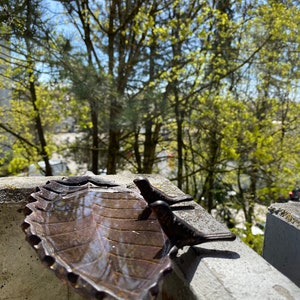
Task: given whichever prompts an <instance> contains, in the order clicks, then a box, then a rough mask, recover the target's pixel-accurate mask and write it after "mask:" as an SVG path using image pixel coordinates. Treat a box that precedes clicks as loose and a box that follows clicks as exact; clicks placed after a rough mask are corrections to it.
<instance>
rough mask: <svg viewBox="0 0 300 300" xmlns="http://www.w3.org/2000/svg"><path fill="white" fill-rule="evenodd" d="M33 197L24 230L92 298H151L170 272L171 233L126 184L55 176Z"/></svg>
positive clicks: (49, 261)
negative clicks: (144, 216) (147, 214)
mask: <svg viewBox="0 0 300 300" xmlns="http://www.w3.org/2000/svg"><path fill="white" fill-rule="evenodd" d="M31 197H32V198H33V199H34V200H36V201H35V202H32V203H29V204H27V205H26V207H27V210H28V213H29V214H28V215H27V217H26V218H25V220H24V224H23V230H24V231H25V233H26V239H27V240H28V242H29V243H30V244H31V245H32V246H33V247H34V248H35V249H36V250H37V252H38V255H39V257H40V258H41V260H42V261H43V262H45V263H46V264H47V265H48V266H49V267H50V268H51V269H53V270H54V271H55V273H56V275H57V276H58V277H59V278H61V279H62V280H63V281H64V282H67V283H69V284H70V285H71V286H73V287H74V288H75V290H76V291H77V292H78V293H80V294H81V295H83V296H84V297H86V298H88V299H103V298H108V299H110V298H111V299H147V298H150V297H152V296H153V295H155V294H157V292H158V283H159V281H160V279H161V278H162V276H163V275H164V274H166V273H167V272H169V271H171V260H170V258H169V256H168V255H167V254H166V252H167V250H166V249H167V248H168V245H167V238H166V236H165V235H164V233H163V231H162V229H161V227H160V225H159V223H158V221H157V220H156V219H155V217H154V216H151V217H150V218H149V219H148V220H143V221H138V220H137V218H138V215H139V214H140V213H141V211H142V210H143V209H144V208H145V207H146V205H147V204H146V202H145V200H144V199H143V198H142V197H141V196H140V194H139V193H137V192H136V191H134V190H129V189H127V188H125V187H120V186H114V187H112V186H110V184H108V185H107V186H106V187H105V186H103V185H102V186H98V185H96V184H94V183H91V182H86V181H85V182H84V181H82V184H80V181H79V183H78V181H74V184H72V181H71V183H70V181H66V182H64V181H50V182H49V183H47V184H46V185H45V186H43V187H40V188H39V190H38V191H37V192H36V193H33V194H32V195H31Z"/></svg>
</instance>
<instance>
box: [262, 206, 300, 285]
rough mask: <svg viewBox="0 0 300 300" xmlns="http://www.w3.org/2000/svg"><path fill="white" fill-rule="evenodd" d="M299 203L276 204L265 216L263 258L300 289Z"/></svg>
mask: <svg viewBox="0 0 300 300" xmlns="http://www.w3.org/2000/svg"><path fill="white" fill-rule="evenodd" d="M299 245H300V203H299V202H291V201H290V202H288V203H276V204H273V205H272V206H270V207H269V213H268V214H267V222H266V231H265V240H264V250H263V257H264V258H265V259H266V260H267V261H268V262H269V263H270V264H272V265H273V266H274V267H275V268H277V269H278V270H279V271H280V272H282V273H283V274H285V275H286V276H287V277H289V278H290V279H291V280H292V281H293V282H295V283H296V284H297V285H298V286H299V287H300V269H299V266H300V247H299Z"/></svg>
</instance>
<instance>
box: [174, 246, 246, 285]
mask: <svg viewBox="0 0 300 300" xmlns="http://www.w3.org/2000/svg"><path fill="white" fill-rule="evenodd" d="M204 257H205V258H207V257H213V258H221V259H238V258H240V255H239V254H238V253H236V252H234V251H229V250H216V249H206V248H201V247H198V246H197V247H189V249H188V251H186V252H184V253H182V254H181V255H180V256H178V257H176V258H174V262H176V264H177V265H178V267H179V268H180V270H181V271H182V273H183V275H184V277H185V279H186V280H187V281H188V282H191V280H192V278H193V276H194V274H195V272H196V270H197V268H198V266H199V264H200V262H201V259H202V258H204Z"/></svg>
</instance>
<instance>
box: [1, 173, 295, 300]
mask: <svg viewBox="0 0 300 300" xmlns="http://www.w3.org/2000/svg"><path fill="white" fill-rule="evenodd" d="M135 177H136V176H135V175H133V174H125V175H124V174H123V175H115V176H106V177H104V178H105V179H109V180H114V181H116V182H117V183H120V184H125V185H127V186H128V187H129V188H135V185H134V184H133V182H132V180H133V179H134V178H135ZM52 179H58V178H57V177H56V178H53V177H50V178H49V177H48V178H45V177H38V178H32V177H31V178H18V177H12V178H0V201H1V204H0V222H1V224H0V247H1V249H2V251H1V259H0V266H1V269H0V272H1V273H0V299H3V300H6V299H7V300H8V299H16V300H24V299H30V300H40V299H43V300H53V299H55V300H67V299H68V300H79V299H82V298H81V297H80V296H79V295H77V294H76V293H75V292H74V291H73V290H70V289H69V288H68V287H67V286H64V285H63V284H62V282H61V281H60V280H59V279H57V278H56V276H55V275H54V273H53V272H51V271H50V270H48V269H47V268H46V267H44V266H43V265H42V263H41V262H40V261H39V259H38V258H37V255H36V253H35V251H34V250H33V249H32V248H31V246H30V245H29V244H28V243H27V242H26V241H25V235H24V233H23V232H22V231H21V229H20V224H21V223H22V222H23V219H24V216H23V214H22V213H21V210H22V208H24V206H25V205H26V203H27V201H28V195H29V194H30V193H31V192H33V191H34V190H35V187H36V186H41V185H44V184H45V183H46V182H47V181H48V180H52ZM150 181H151V182H152V183H153V184H154V185H155V186H157V187H158V188H160V189H162V190H164V191H165V192H166V193H168V194H171V195H174V196H175V195H179V194H181V193H182V192H181V191H180V190H178V189H177V188H176V187H175V186H174V185H172V184H171V183H170V182H169V181H168V180H166V179H165V178H163V177H160V176H154V175H153V176H150ZM176 213H177V214H178V215H179V216H180V217H181V218H184V219H185V220H186V221H188V222H189V223H191V224H192V225H193V226H195V227H197V228H198V229H200V230H202V231H206V232H217V231H224V230H226V229H225V228H224V226H223V225H222V224H220V223H218V222H217V221H216V220H215V219H213V218H212V217H211V216H210V215H209V214H208V213H207V212H206V211H205V210H204V209H203V208H202V207H201V206H199V205H196V209H195V210H192V211H176ZM158 298H159V299H178V300H180V299H255V298H257V299H300V289H299V288H298V287H297V286H296V285H295V284H294V283H293V282H292V281H291V280H289V279H288V278H287V277H286V276H284V275H283V274H282V273H280V272H279V271H277V270H276V269H275V268H274V267H273V266H271V265H270V264H269V263H267V262H266V261H265V260H264V259H263V258H262V257H260V256H259V255H258V254H256V253H255V252H254V251H253V250H252V249H250V248H249V247H247V246H246V245H245V244H244V243H242V242H241V241H240V240H236V241H234V242H215V243H207V244H203V245H201V246H197V247H192V248H191V247H186V248H184V249H183V250H182V251H180V252H179V254H178V255H177V257H176V258H175V259H174V272H172V273H170V274H169V275H167V276H166V277H165V279H164V282H163V286H162V292H161V294H160V295H159V297H158Z"/></svg>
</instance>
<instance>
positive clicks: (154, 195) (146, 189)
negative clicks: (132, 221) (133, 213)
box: [133, 177, 193, 220]
mask: <svg viewBox="0 0 300 300" xmlns="http://www.w3.org/2000/svg"><path fill="white" fill-rule="evenodd" d="M133 182H134V184H135V185H136V186H137V187H138V189H139V190H140V192H141V195H142V196H143V198H144V199H145V200H146V202H147V203H148V206H147V207H146V208H145V209H144V210H143V212H142V213H141V214H140V215H139V217H138V219H139V220H146V219H148V217H149V216H150V214H151V209H150V207H149V205H150V204H151V203H154V202H155V201H158V200H162V201H164V202H165V203H167V204H168V205H174V204H177V203H181V202H187V201H192V200H193V197H192V196H191V195H184V196H179V197H171V196H168V195H167V194H165V193H164V192H163V191H161V190H159V189H157V188H156V187H154V186H153V185H151V183H150V181H149V180H148V179H147V178H146V177H138V178H136V179H134V180H133ZM189 208H191V207H187V209H189Z"/></svg>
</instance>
